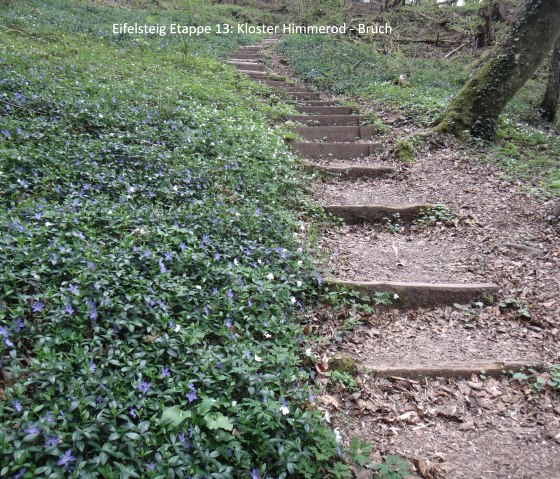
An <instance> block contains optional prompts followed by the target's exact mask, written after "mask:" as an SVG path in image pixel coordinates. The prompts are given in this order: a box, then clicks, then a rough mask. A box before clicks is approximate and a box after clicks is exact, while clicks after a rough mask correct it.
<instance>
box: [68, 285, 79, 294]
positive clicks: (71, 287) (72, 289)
mask: <svg viewBox="0 0 560 479" xmlns="http://www.w3.org/2000/svg"><path fill="white" fill-rule="evenodd" d="M68 291H70V292H71V293H72V294H78V293H79V291H80V290H79V289H78V286H76V285H75V284H72V283H70V284H69V285H68Z"/></svg>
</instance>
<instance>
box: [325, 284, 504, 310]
mask: <svg viewBox="0 0 560 479" xmlns="http://www.w3.org/2000/svg"><path fill="white" fill-rule="evenodd" d="M328 284H330V285H332V286H334V287H335V288H348V289H353V290H356V291H359V292H361V293H364V294H367V295H371V296H373V295H375V293H379V292H383V293H389V294H390V298H391V301H392V304H391V307H395V308H408V309H412V308H425V307H434V306H442V305H453V304H469V303H471V302H473V301H476V300H480V299H485V300H486V301H487V302H490V301H491V300H492V299H493V295H494V294H495V293H497V292H498V290H499V289H500V288H499V286H498V285H497V284H495V283H422V282H400V281H350V280H339V279H329V280H328Z"/></svg>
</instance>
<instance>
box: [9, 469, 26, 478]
mask: <svg viewBox="0 0 560 479" xmlns="http://www.w3.org/2000/svg"><path fill="white" fill-rule="evenodd" d="M26 472H27V468H26V467H22V468H21V469H20V470H19V471H18V472H17V474H14V475H13V476H12V478H13V479H21V478H22V477H23V475H24V474H25V473H26Z"/></svg>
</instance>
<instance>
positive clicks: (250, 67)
mask: <svg viewBox="0 0 560 479" xmlns="http://www.w3.org/2000/svg"><path fill="white" fill-rule="evenodd" d="M228 63H229V64H230V65H233V66H234V67H235V68H238V69H239V70H245V71H255V72H264V71H265V68H264V65H260V64H258V63H246V62H243V63H240V62H228Z"/></svg>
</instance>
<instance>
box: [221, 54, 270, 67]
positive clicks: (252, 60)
mask: <svg viewBox="0 0 560 479" xmlns="http://www.w3.org/2000/svg"><path fill="white" fill-rule="evenodd" d="M229 61H230V62H231V63H253V64H255V65H259V64H260V63H262V62H261V61H260V60H259V59H258V58H238V57H236V56H233V55H232V56H231V57H230V58H229Z"/></svg>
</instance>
